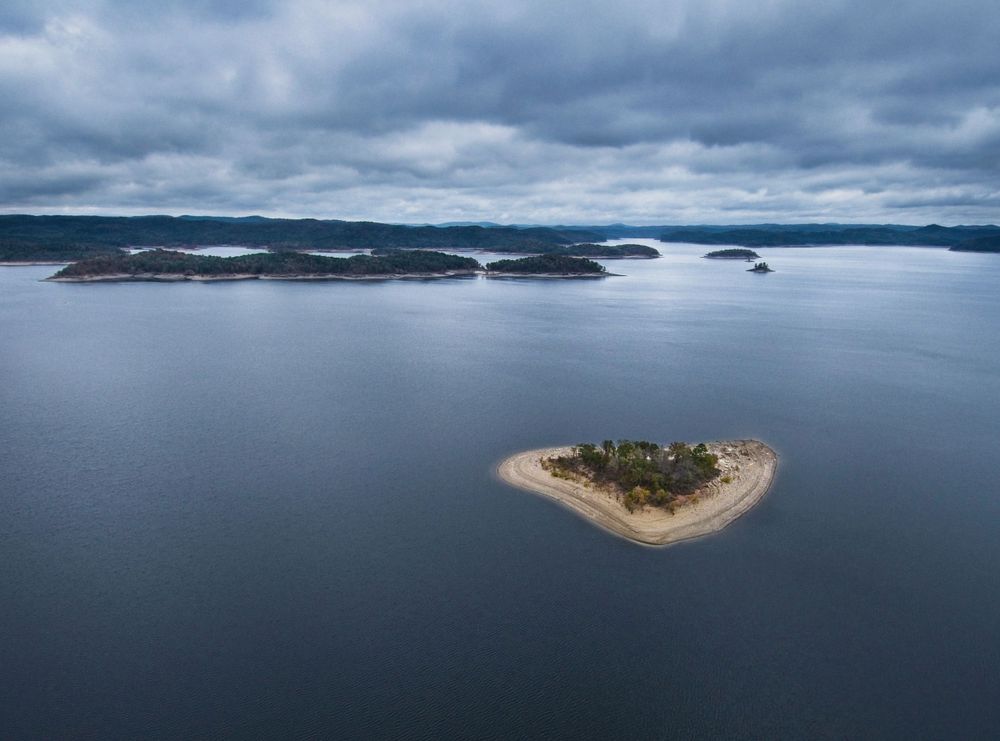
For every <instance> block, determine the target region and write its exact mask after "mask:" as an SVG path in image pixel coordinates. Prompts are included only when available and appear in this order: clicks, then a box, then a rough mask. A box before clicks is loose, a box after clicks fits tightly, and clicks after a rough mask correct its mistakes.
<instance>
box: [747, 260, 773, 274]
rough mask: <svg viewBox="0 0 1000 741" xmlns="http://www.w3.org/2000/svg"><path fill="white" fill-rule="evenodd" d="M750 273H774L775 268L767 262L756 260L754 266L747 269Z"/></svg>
mask: <svg viewBox="0 0 1000 741" xmlns="http://www.w3.org/2000/svg"><path fill="white" fill-rule="evenodd" d="M747 272H748V273H773V272H774V270H772V269H771V266H770V265H768V264H767V263H766V262H755V263H754V265H753V267H752V268H750V269H749V270H747Z"/></svg>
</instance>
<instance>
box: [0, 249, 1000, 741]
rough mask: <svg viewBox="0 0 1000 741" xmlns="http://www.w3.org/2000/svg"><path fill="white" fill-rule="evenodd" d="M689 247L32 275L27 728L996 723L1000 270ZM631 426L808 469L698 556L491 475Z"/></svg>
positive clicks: (13, 312)
mask: <svg viewBox="0 0 1000 741" xmlns="http://www.w3.org/2000/svg"><path fill="white" fill-rule="evenodd" d="M629 241H642V240H629ZM647 243H650V244H656V243H655V242H647ZM659 246H660V249H661V250H662V251H663V252H664V253H665V257H664V258H662V259H659V260H613V261H612V260H609V261H606V262H605V264H606V265H607V266H608V268H609V269H610V270H611V271H613V272H617V273H623V274H625V275H624V277H613V278H607V279H605V280H599V281H594V280H581V281H557V280H531V279H510V280H497V279H493V280H488V279H483V278H471V279H450V280H438V281H386V282H329V283H327V282H321V283H308V282H292V283H286V282H280V281H246V282H234V283H182V284H151V283H119V284H52V283H43V282H39V279H40V278H43V277H45V276H47V275H50V274H51V273H52V272H54V270H55V269H54V268H53V267H52V266H38V267H19V268H0V332H2V334H0V336H2V338H3V344H2V347H3V351H2V353H0V379H2V385H0V389H2V391H0V394H2V395H0V412H2V419H3V424H2V425H0V445H2V450H3V451H4V452H3V456H2V458H0V466H2V469H0V471H2V478H0V486H2V492H0V563H2V564H3V567H2V569H0V636H2V638H0V688H2V695H3V697H4V701H3V702H2V703H0V729H3V732H2V734H0V735H2V736H4V737H5V738H17V739H26V738H39V739H52V738H70V737H72V738H95V739H110V738H139V737H144V738H182V737H218V738H221V737H248V738H257V737H259V738H269V737H271V738H309V737H316V738H393V737H397V738H398V737H405V738H425V739H436V738H442V737H460V738H517V737H529V736H530V737H542V738H610V737H619V738H666V737H684V738H691V737H704V738H717V737H733V736H741V737H758V738H815V737H828V738H846V737H853V738H859V737H869V738H870V737H882V738H890V737H891V738H944V737H950V738H996V737H997V736H998V735H1000V672H998V671H997V668H998V666H1000V639H998V626H1000V579H998V578H997V573H996V569H997V564H998V563H1000V483H998V476H997V471H996V467H997V461H998V457H1000V456H998V448H1000V291H998V286H1000V255H982V254H963V253H953V252H947V251H945V250H942V249H921V248H902V247H899V248H884V247H877V248H867V247H830V248H813V249H797V248H796V249H790V248H786V249H770V250H761V254H762V256H763V258H764V259H765V260H767V261H768V262H769V263H770V265H771V266H772V267H773V268H774V269H775V270H776V271H777V272H775V273H773V274H769V275H754V274H750V273H747V272H746V268H747V267H748V265H746V263H743V262H730V261H712V260H704V259H701V258H700V255H701V254H703V253H704V252H705V251H706V248H704V247H698V246H695V245H659ZM487 259H489V258H487ZM609 437H611V438H624V437H630V438H646V439H651V440H657V441H661V442H670V441H672V440H686V441H689V442H696V441H701V440H716V439H731V438H747V437H753V438H759V439H761V440H763V441H765V442H767V443H768V444H770V445H771V446H772V447H773V448H775V449H776V450H777V451H778V454H779V456H780V464H779V469H778V475H777V478H776V481H775V483H774V486H773V488H772V490H771V491H770V493H769V494H768V495H767V496H766V497H765V498H764V500H763V501H762V502H761V503H760V504H759V505H758V506H757V507H756V508H755V509H753V510H752V511H751V512H750V513H749V514H747V515H746V516H744V517H743V518H741V519H740V520H738V521H737V522H736V523H734V524H733V525H732V526H730V527H729V528H728V529H726V530H725V531H723V532H721V533H719V534H716V535H713V536H710V537H707V538H704V539H701V540H697V541H693V542H687V543H682V544H679V545H676V546H672V547H669V548H665V549H655V548H646V547H641V546H637V545H635V544H633V543H630V542H627V541H624V540H622V539H619V538H616V537H614V536H611V535H609V534H607V533H606V532H604V531H602V530H599V529H598V528H596V527H594V526H593V525H591V524H590V523H588V522H587V521H585V520H583V519H581V518H579V517H577V516H575V515H573V514H571V513H570V512H568V511H567V510H565V509H563V508H561V507H560V506H558V505H556V504H555V503H553V502H551V501H548V500H545V499H543V498H541V497H537V496H534V495H532V494H529V493H526V492H522V491H519V490H515V489H512V488H510V487H508V486H506V485H504V484H503V483H502V482H500V481H499V480H498V479H497V478H496V477H495V475H494V468H495V466H496V464H497V463H498V462H499V461H500V460H501V459H502V458H503V457H504V456H506V455H508V454H510V453H512V452H514V451H518V450H522V449H527V448H535V447H543V446H550V445H560V444H572V443H576V442H582V441H595V442H597V441H600V440H602V439H604V438H609Z"/></svg>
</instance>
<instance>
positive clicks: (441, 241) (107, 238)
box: [0, 215, 603, 260]
mask: <svg viewBox="0 0 1000 741" xmlns="http://www.w3.org/2000/svg"><path fill="white" fill-rule="evenodd" d="M594 241H598V242H599V241H603V236H602V235H600V234H596V233H590V232H586V231H573V230H565V231H564V230H559V229H552V228H549V227H531V228H526V229H517V228H513V227H490V228H487V227H481V226H455V227H443V228H442V227H434V226H399V225H393V224H380V223H377V222H372V221H335V220H330V221H321V220H318V219H267V218H264V217H260V216H251V217H240V218H228V217H210V216H206V217H202V216H196V217H192V216H181V217H173V216H134V217H107V216H27V215H10V216H0V260H3V259H8V260H12V259H31V256H32V251H33V250H34V251H37V253H39V254H41V253H42V252H45V253H46V254H51V252H52V249H53V247H54V246H55V247H57V248H58V249H59V250H60V251H62V252H64V253H65V254H67V255H70V254H73V255H74V259H75V257H79V256H80V253H81V252H86V251H88V250H97V251H102V252H108V251H114V250H115V249H116V248H122V247H130V246H160V247H191V246H198V245H224V244H230V245H245V246H251V247H267V248H269V249H271V250H301V249H367V248H371V247H383V248H397V249H486V250H493V251H497V252H512V253H518V252H520V253H528V252H532V253H538V252H541V253H544V252H547V251H549V250H551V249H553V248H555V247H559V246H563V245H569V244H573V243H575V242H594ZM14 254H16V255H17V256H16V257H13V256H7V255H14Z"/></svg>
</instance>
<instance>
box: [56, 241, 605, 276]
mask: <svg viewBox="0 0 1000 741" xmlns="http://www.w3.org/2000/svg"><path fill="white" fill-rule="evenodd" d="M471 275H485V276H486V277H504V276H506V275H512V276H513V275H516V276H532V277H559V278H570V277H592V276H597V277H603V276H605V275H608V273H607V272H606V271H605V269H604V267H603V266H602V265H600V264H598V263H596V262H594V261H592V260H587V259H584V258H578V257H566V256H563V255H540V256H537V257H524V258H521V259H518V260H500V261H497V262H493V263H490V264H489V265H488V266H487V267H486V268H484V267H483V266H482V265H481V264H480V263H479V262H478V261H477V260H475V259H473V258H471V257H462V256H460V255H451V254H446V253H444V252H434V251H430V250H388V251H384V252H382V253H381V254H379V255H377V256H374V255H352V256H351V257H328V256H326V255H312V254H307V253H302V252H259V253H254V254H249V255H238V256H236V257H215V256H211V255H198V254H191V253H188V252H177V251H175V250H162V249H155V250H144V251H141V252H136V253H134V254H121V255H102V256H100V257H93V258H89V259H87V260H80V261H78V262H75V263H72V264H70V265H67V266H66V267H64V268H63V269H62V270H60V271H58V272H57V273H56V274H55V275H53V276H51V277H50V278H48V280H51V281H57V282H64V283H86V282H101V281H182V280H197V281H211V280H251V279H261V278H264V279H276V280H338V279H340V280H361V279H374V278H382V279H385V278H448V277H458V276H471Z"/></svg>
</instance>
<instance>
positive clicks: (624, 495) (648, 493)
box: [545, 440, 720, 512]
mask: <svg viewBox="0 0 1000 741" xmlns="http://www.w3.org/2000/svg"><path fill="white" fill-rule="evenodd" d="M718 462H719V459H718V456H716V455H715V454H713V453H710V452H708V448H707V447H706V446H705V444H704V443H700V444H698V445H695V446H694V447H691V446H690V445H688V444H687V443H682V442H674V443H671V444H670V445H668V446H667V447H666V448H662V447H660V446H659V445H657V444H656V443H651V442H648V441H646V440H619V441H618V442H617V443H615V442H614V441H612V440H605V441H604V442H602V443H601V445H600V447H598V446H597V445H594V444H593V443H581V444H580V445H577V446H575V447H574V448H573V451H572V453H571V454H570V455H568V456H559V457H557V458H552V459H549V460H548V461H547V462H546V464H545V465H547V466H548V467H549V470H550V471H552V472H553V473H554V474H555V475H562V476H563V477H566V476H570V477H572V476H582V477H583V478H585V479H587V480H590V481H593V482H595V483H598V484H601V485H604V486H608V487H610V488H612V489H614V490H616V491H617V493H618V495H619V496H620V498H621V500H622V504H624V505H625V508H626V509H628V511H629V512H634V511H635V510H637V509H642V507H644V506H646V505H651V506H656V507H666V508H667V509H670V511H671V512H672V511H673V508H674V504H675V501H676V499H677V497H678V496H683V495H687V494H692V493H693V492H695V491H697V490H698V489H699V488H701V487H702V486H704V485H705V484H707V483H708V482H709V481H711V480H713V479H714V478H715V477H717V476H718V475H719V473H720V471H719V469H718V468H717V464H718Z"/></svg>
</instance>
